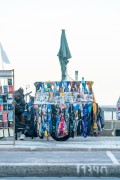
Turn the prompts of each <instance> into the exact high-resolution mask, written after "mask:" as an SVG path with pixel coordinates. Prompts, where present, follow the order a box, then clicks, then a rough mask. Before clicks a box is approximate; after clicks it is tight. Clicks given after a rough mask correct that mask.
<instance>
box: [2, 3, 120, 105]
mask: <svg viewBox="0 0 120 180" xmlns="http://www.w3.org/2000/svg"><path fill="white" fill-rule="evenodd" d="M61 29H65V30H66V37H67V41H68V45H69V48H70V52H71V55H72V58H71V59H70V61H69V64H68V74H69V75H70V77H71V78H73V79H74V78H75V70H78V71H79V80H81V79H82V77H84V78H85V80H86V81H89V80H90V81H94V85H93V90H94V94H95V97H96V100H97V102H98V104H100V105H116V102H117V99H118V97H119V96H120V0H0V42H1V44H2V46H3V48H4V50H5V52H6V54H7V55H8V57H9V60H10V65H7V64H4V68H5V69H14V70H15V89H18V88H19V87H23V88H24V90H25V87H26V85H28V84H29V85H30V89H29V90H30V91H31V90H32V91H33V94H34V92H35V87H34V83H35V82H36V81H47V80H51V81H55V80H56V81H58V80H61V68H60V65H59V60H58V57H57V53H58V50H59V47H60V36H61ZM0 67H1V68H0V69H2V66H1V61H0Z"/></svg>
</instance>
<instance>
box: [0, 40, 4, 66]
mask: <svg viewBox="0 0 120 180" xmlns="http://www.w3.org/2000/svg"><path fill="white" fill-rule="evenodd" d="M0 54H1V61H2V70H4V65H3V60H2V47H1V43H0Z"/></svg>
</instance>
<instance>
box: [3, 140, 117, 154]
mask: <svg viewBox="0 0 120 180" xmlns="http://www.w3.org/2000/svg"><path fill="white" fill-rule="evenodd" d="M3 150H4V151H5V150H11V151H12V150H13V151H15V150H16V151H19V150H20V151H68V150H69V151H107V150H110V151H114V150H115V151H116V150H120V137H87V138H83V137H74V138H70V139H68V140H67V141H62V142H60V141H55V140H53V139H52V138H51V137H50V138H49V141H47V140H46V138H44V139H40V138H38V137H37V138H34V139H31V138H26V140H24V141H21V140H17V141H15V145H13V141H11V140H9V139H8V140H5V141H4V140H2V141H0V151H3Z"/></svg>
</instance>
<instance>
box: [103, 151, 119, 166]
mask: <svg viewBox="0 0 120 180" xmlns="http://www.w3.org/2000/svg"><path fill="white" fill-rule="evenodd" d="M106 154H107V155H108V157H109V158H110V159H111V161H112V162H113V164H115V165H119V164H120V163H119V161H118V160H117V159H116V157H115V156H114V155H113V154H112V152H111V151H106Z"/></svg>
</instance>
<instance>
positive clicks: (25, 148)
mask: <svg viewBox="0 0 120 180" xmlns="http://www.w3.org/2000/svg"><path fill="white" fill-rule="evenodd" d="M1 151H6V152H7V151H11V152H14V151H23V152H24V151H26V152H30V151H63V152H67V151H74V152H77V151H120V148H115V147H114V148H104V147H103V148H101V147H100V148H94V147H93V148H91V147H85V148H84V147H81V148H48V147H47V148H46V147H34V146H33V147H11V148H10V147H7V148H4V147H1V148H0V152H1Z"/></svg>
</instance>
